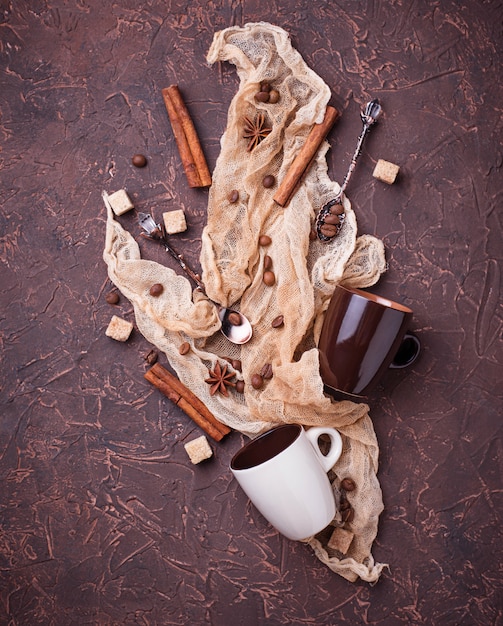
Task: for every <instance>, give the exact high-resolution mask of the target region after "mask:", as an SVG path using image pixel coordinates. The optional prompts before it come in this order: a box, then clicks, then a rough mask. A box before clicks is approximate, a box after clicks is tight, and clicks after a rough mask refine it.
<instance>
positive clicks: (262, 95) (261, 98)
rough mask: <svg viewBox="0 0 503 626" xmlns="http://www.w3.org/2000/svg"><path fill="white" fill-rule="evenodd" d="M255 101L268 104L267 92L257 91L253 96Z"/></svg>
mask: <svg viewBox="0 0 503 626" xmlns="http://www.w3.org/2000/svg"><path fill="white" fill-rule="evenodd" d="M255 100H256V101H257V102H269V92H268V91H257V93H256V94H255Z"/></svg>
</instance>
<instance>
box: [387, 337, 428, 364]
mask: <svg viewBox="0 0 503 626" xmlns="http://www.w3.org/2000/svg"><path fill="white" fill-rule="evenodd" d="M420 351H421V343H420V341H419V339H418V338H417V337H416V335H414V334H413V333H405V335H404V337H403V339H402V343H401V344H400V347H399V348H398V350H397V352H396V354H395V356H394V357H393V361H392V362H391V363H390V365H389V368H390V369H395V370H397V369H402V368H403V367H409V365H412V363H414V361H415V360H416V359H417V357H418V356H419V352H420Z"/></svg>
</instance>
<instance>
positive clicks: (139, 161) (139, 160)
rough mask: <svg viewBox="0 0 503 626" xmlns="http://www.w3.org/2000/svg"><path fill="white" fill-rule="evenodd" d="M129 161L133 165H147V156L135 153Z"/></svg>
mask: <svg viewBox="0 0 503 626" xmlns="http://www.w3.org/2000/svg"><path fill="white" fill-rule="evenodd" d="M131 161H132V163H133V165H134V166H135V167H145V165H147V157H145V156H143V154H135V155H134V156H133V158H132V159H131Z"/></svg>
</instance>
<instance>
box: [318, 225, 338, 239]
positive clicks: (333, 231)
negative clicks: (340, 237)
mask: <svg viewBox="0 0 503 626" xmlns="http://www.w3.org/2000/svg"><path fill="white" fill-rule="evenodd" d="M320 232H321V233H322V234H323V235H325V237H334V236H335V235H337V227H336V226H333V225H332V224H323V226H322V227H321V228H320Z"/></svg>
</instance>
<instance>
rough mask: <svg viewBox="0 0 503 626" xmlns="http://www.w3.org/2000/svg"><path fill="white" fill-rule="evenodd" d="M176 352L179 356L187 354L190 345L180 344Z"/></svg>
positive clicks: (186, 342)
mask: <svg viewBox="0 0 503 626" xmlns="http://www.w3.org/2000/svg"><path fill="white" fill-rule="evenodd" d="M178 352H179V353H180V354H188V353H189V352H190V343H189V342H188V341H184V342H183V343H181V344H180V346H179V348H178Z"/></svg>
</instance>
